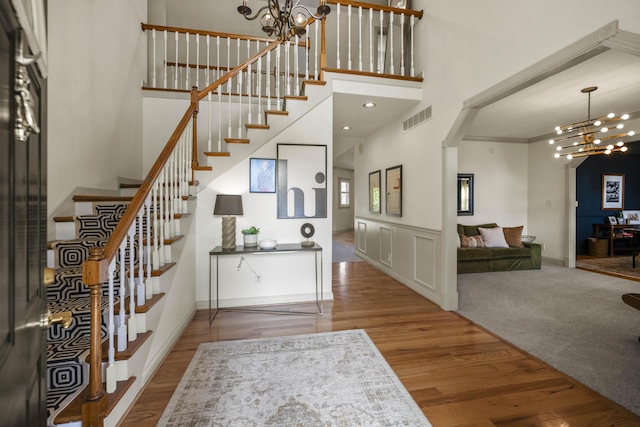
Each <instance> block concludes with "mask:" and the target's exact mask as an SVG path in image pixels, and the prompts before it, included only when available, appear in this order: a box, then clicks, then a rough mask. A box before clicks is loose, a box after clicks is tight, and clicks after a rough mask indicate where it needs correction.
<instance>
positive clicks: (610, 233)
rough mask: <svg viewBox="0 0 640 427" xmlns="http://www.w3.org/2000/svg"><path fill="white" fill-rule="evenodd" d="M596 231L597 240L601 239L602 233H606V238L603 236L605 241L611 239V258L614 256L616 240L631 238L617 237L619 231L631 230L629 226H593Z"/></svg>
mask: <svg viewBox="0 0 640 427" xmlns="http://www.w3.org/2000/svg"><path fill="white" fill-rule="evenodd" d="M593 227H594V230H595V237H596V239H599V238H600V233H601V232H602V233H606V234H607V235H606V236H603V238H605V239H609V256H613V242H614V241H615V240H616V239H619V240H620V239H630V237H616V230H617V231H624V230H625V229H628V228H629V225H627V224H593Z"/></svg>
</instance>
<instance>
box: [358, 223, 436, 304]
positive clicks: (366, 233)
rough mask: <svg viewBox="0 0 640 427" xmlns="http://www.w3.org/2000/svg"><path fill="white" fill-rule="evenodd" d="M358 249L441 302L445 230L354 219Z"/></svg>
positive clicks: (407, 282) (364, 256)
mask: <svg viewBox="0 0 640 427" xmlns="http://www.w3.org/2000/svg"><path fill="white" fill-rule="evenodd" d="M354 222H355V224H354V226H355V227H354V228H355V232H356V235H355V241H356V248H355V249H356V252H357V253H358V255H359V256H361V257H362V258H364V259H365V260H366V261H368V262H370V263H371V264H373V265H374V266H376V268H378V269H379V270H381V271H383V272H385V273H386V274H388V275H389V276H391V277H393V278H394V279H396V280H398V281H399V282H401V283H403V284H404V285H406V286H408V287H409V288H411V289H413V290H414V291H416V292H417V293H419V294H420V295H422V296H424V297H426V298H428V299H430V300H432V301H433V302H435V303H438V304H440V303H441V301H442V299H443V289H442V279H441V276H442V268H441V265H442V255H441V254H442V246H441V242H442V232H441V231H439V230H429V229H424V228H418V227H411V226H406V225H402V224H394V223H391V222H385V221H376V220H372V219H370V218H360V217H356V218H355V219H354Z"/></svg>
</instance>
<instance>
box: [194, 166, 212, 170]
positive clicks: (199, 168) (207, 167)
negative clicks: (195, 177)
mask: <svg viewBox="0 0 640 427" xmlns="http://www.w3.org/2000/svg"><path fill="white" fill-rule="evenodd" d="M192 169H193V170H196V171H212V170H213V168H212V167H211V166H194V167H192Z"/></svg>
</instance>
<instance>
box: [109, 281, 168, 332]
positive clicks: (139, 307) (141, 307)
mask: <svg viewBox="0 0 640 427" xmlns="http://www.w3.org/2000/svg"><path fill="white" fill-rule="evenodd" d="M164 296H165V293H164V292H160V293H159V294H157V295H154V296H152V297H151V298H149V299H148V300H146V301H145V302H144V305H136V313H138V314H141V313H146V312H148V311H149V310H151V308H152V307H153V306H154V305H156V304H157V302H158V301H160V300H161V299H162V298H163V297H164ZM124 306H125V307H126V308H127V310H129V297H126V298H125V299H124ZM113 311H114V312H115V313H116V314H117V313H118V312H119V311H120V303H118V304H116V305H115V306H114V309H113ZM150 332H151V331H149V333H150ZM136 339H137V338H136ZM132 342H133V341H132Z"/></svg>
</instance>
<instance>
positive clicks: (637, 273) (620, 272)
mask: <svg viewBox="0 0 640 427" xmlns="http://www.w3.org/2000/svg"><path fill="white" fill-rule="evenodd" d="M576 267H577V268H579V269H582V270H587V271H593V272H595V273H601V274H607V275H609V276H615V277H622V278H624V279H629V280H636V281H640V260H638V261H636V268H633V266H632V261H631V255H625V256H615V257H607V258H590V257H585V258H579V259H576Z"/></svg>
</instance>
